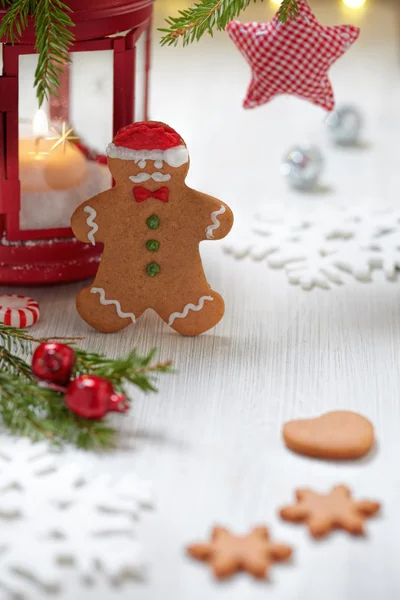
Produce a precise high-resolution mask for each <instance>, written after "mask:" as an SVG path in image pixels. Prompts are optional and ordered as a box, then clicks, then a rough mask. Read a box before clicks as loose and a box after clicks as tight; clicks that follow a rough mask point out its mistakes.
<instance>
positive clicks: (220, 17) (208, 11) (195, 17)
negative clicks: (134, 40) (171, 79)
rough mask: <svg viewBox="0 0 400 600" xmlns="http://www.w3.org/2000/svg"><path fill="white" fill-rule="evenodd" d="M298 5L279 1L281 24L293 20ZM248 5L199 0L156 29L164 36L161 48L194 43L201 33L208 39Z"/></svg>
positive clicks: (242, 0)
mask: <svg viewBox="0 0 400 600" xmlns="http://www.w3.org/2000/svg"><path fill="white" fill-rule="evenodd" d="M254 1H256V0H254ZM261 1H262V0H261ZM299 2H300V0H282V4H281V6H280V8H279V11H278V19H279V20H280V21H282V23H286V22H287V20H288V19H295V18H296V17H297V16H298V10H299ZM249 4H250V0H200V1H199V2H197V3H196V4H193V6H191V7H190V8H188V9H186V10H180V11H178V13H179V16H178V17H168V18H167V19H166V23H167V25H168V27H165V28H162V29H160V30H159V31H161V32H163V33H164V34H165V35H164V37H163V38H162V39H161V45H163V46H164V45H167V46H171V45H172V44H174V45H176V44H177V43H178V41H179V39H182V42H183V45H184V46H186V45H187V44H190V43H192V42H194V41H195V40H196V41H198V40H199V39H200V38H201V37H202V36H203V35H204V34H205V33H209V34H210V35H211V36H212V35H213V30H214V29H217V30H224V29H225V28H226V26H227V25H228V23H229V21H232V20H233V19H235V18H236V17H238V16H239V14H240V13H241V12H242V11H243V10H245V9H246V8H247V7H248V6H249Z"/></svg>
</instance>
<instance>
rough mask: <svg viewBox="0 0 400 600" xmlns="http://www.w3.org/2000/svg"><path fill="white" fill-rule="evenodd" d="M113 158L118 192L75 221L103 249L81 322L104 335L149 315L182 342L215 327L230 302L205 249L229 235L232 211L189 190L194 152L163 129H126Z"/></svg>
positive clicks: (85, 207) (112, 148) (89, 205)
mask: <svg viewBox="0 0 400 600" xmlns="http://www.w3.org/2000/svg"><path fill="white" fill-rule="evenodd" d="M107 155H108V166H109V169H110V171H111V173H112V176H113V178H114V180H115V187H113V188H112V189H111V190H108V191H106V192H103V193H101V194H99V195H97V196H94V197H93V198H91V199H90V200H88V201H87V202H84V203H83V204H81V205H80V206H79V207H78V208H77V209H76V211H75V212H74V214H73V215H72V221H71V226H72V229H73V231H74V234H75V235H76V237H77V238H78V239H79V240H81V241H83V242H87V243H92V244H95V243H96V242H103V244H104V251H103V256H102V260H101V263H100V265H99V269H98V271H97V275H96V279H95V281H94V283H93V285H91V286H90V287H87V288H85V289H84V290H82V292H81V293H80V294H79V296H78V298H77V309H78V312H79V314H80V315H81V317H82V318H83V319H84V320H85V321H86V322H87V323H89V325H91V326H92V327H94V328H95V329H98V330H99V331H103V332H114V331H119V330H120V329H123V328H124V327H127V326H128V325H129V324H131V323H135V322H136V321H137V319H138V318H139V317H140V315H141V314H142V313H143V312H144V311H145V310H146V309H148V308H151V309H153V310H154V311H155V312H156V313H158V315H159V316H160V317H161V318H162V319H163V320H164V321H165V322H166V323H167V324H168V325H169V326H170V327H171V328H172V329H174V330H175V331H177V332H178V333H181V334H182V335H190V336H192V335H198V334H200V333H203V332H205V331H207V330H208V329H210V328H211V327H214V326H215V325H216V324H217V323H218V322H219V321H220V319H221V318H222V316H223V314H224V301H223V299H222V297H221V296H220V295H219V294H218V293H217V292H215V291H214V290H212V289H211V287H210V285H209V283H208V282H207V279H206V276H205V274H204V271H203V266H202V262H201V258H200V253H199V243H200V242H201V241H202V240H218V239H221V238H223V237H225V236H226V235H227V234H228V233H229V231H230V229H231V227H232V224H233V215H232V212H231V210H230V209H229V207H228V206H227V205H226V204H224V203H223V202H221V201H220V200H217V199H216V198H213V197H211V196H207V195H206V194H202V193H201V192H198V191H196V190H193V189H191V188H189V187H188V186H187V185H186V184H185V179H186V175H187V172H188V169H189V153H188V149H187V147H186V144H185V142H184V141H183V139H182V138H181V136H180V135H179V134H178V133H177V132H176V131H174V129H172V128H171V127H169V126H168V125H165V124H164V123H158V122H154V121H148V122H144V123H134V124H133V125H129V126H127V127H124V128H123V129H121V130H120V131H119V132H118V133H117V135H116V136H115V138H114V140H113V142H112V143H111V144H109V146H108V148H107Z"/></svg>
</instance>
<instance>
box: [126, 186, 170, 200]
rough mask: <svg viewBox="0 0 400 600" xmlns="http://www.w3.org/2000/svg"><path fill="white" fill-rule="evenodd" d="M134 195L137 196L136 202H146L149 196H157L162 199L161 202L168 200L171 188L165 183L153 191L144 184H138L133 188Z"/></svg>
mask: <svg viewBox="0 0 400 600" xmlns="http://www.w3.org/2000/svg"><path fill="white" fill-rule="evenodd" d="M133 195H134V196H135V200H136V202H144V201H145V200H147V199H148V198H157V200H161V202H168V195H169V189H168V188H167V187H166V186H165V185H163V186H162V187H160V188H158V190H154V192H151V191H150V190H147V189H146V188H145V187H143V186H142V185H137V186H136V187H134V188H133Z"/></svg>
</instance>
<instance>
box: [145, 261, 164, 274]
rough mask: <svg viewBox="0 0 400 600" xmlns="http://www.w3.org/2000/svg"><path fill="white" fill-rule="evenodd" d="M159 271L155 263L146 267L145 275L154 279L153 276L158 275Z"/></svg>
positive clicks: (158, 266)
mask: <svg viewBox="0 0 400 600" xmlns="http://www.w3.org/2000/svg"><path fill="white" fill-rule="evenodd" d="M160 270H161V269H160V265H158V264H157V263H155V262H151V263H149V264H148V265H147V267H146V273H147V275H150V277H154V275H158V273H159V272H160Z"/></svg>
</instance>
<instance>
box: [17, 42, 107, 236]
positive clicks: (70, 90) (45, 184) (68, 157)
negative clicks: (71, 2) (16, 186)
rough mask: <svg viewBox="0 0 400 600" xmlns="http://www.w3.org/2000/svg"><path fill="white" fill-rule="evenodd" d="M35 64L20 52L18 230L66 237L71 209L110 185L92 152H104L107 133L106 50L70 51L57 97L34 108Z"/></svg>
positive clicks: (68, 232) (102, 167)
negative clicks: (19, 199)
mask: <svg viewBox="0 0 400 600" xmlns="http://www.w3.org/2000/svg"><path fill="white" fill-rule="evenodd" d="M36 65H37V55H30V54H23V55H20V57H19V180H20V183H21V207H20V219H19V223H20V229H21V230H24V231H26V230H29V231H33V232H34V233H33V234H32V238H33V239H34V238H40V237H48V236H47V235H45V231H46V230H56V229H57V237H58V236H61V237H62V236H70V235H71V232H70V229H69V227H70V219H71V215H72V213H73V211H74V210H75V208H76V207H77V206H78V205H79V204H81V203H82V202H84V201H85V200H87V199H88V198H90V197H91V196H93V195H95V194H98V193H100V192H102V191H104V190H105V189H107V188H109V187H110V185H111V177H110V173H109V171H108V169H107V167H106V166H105V165H104V164H102V163H101V160H99V159H97V158H96V155H97V154H99V153H101V154H103V153H104V150H105V146H106V144H105V142H107V143H108V141H109V139H110V131H112V110H113V109H112V72H113V61H112V52H111V51H96V52H74V53H72V54H71V64H69V65H66V66H65V67H64V71H63V73H62V74H61V87H60V90H59V95H58V97H51V98H50V99H49V101H46V102H45V103H44V104H43V106H42V107H41V109H40V111H39V109H38V101H37V98H36V91H35V89H34V74H35V69H36ZM103 83H104V87H102V85H103ZM110 87H111V100H110ZM60 230H61V231H60ZM64 230H65V232H64Z"/></svg>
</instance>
